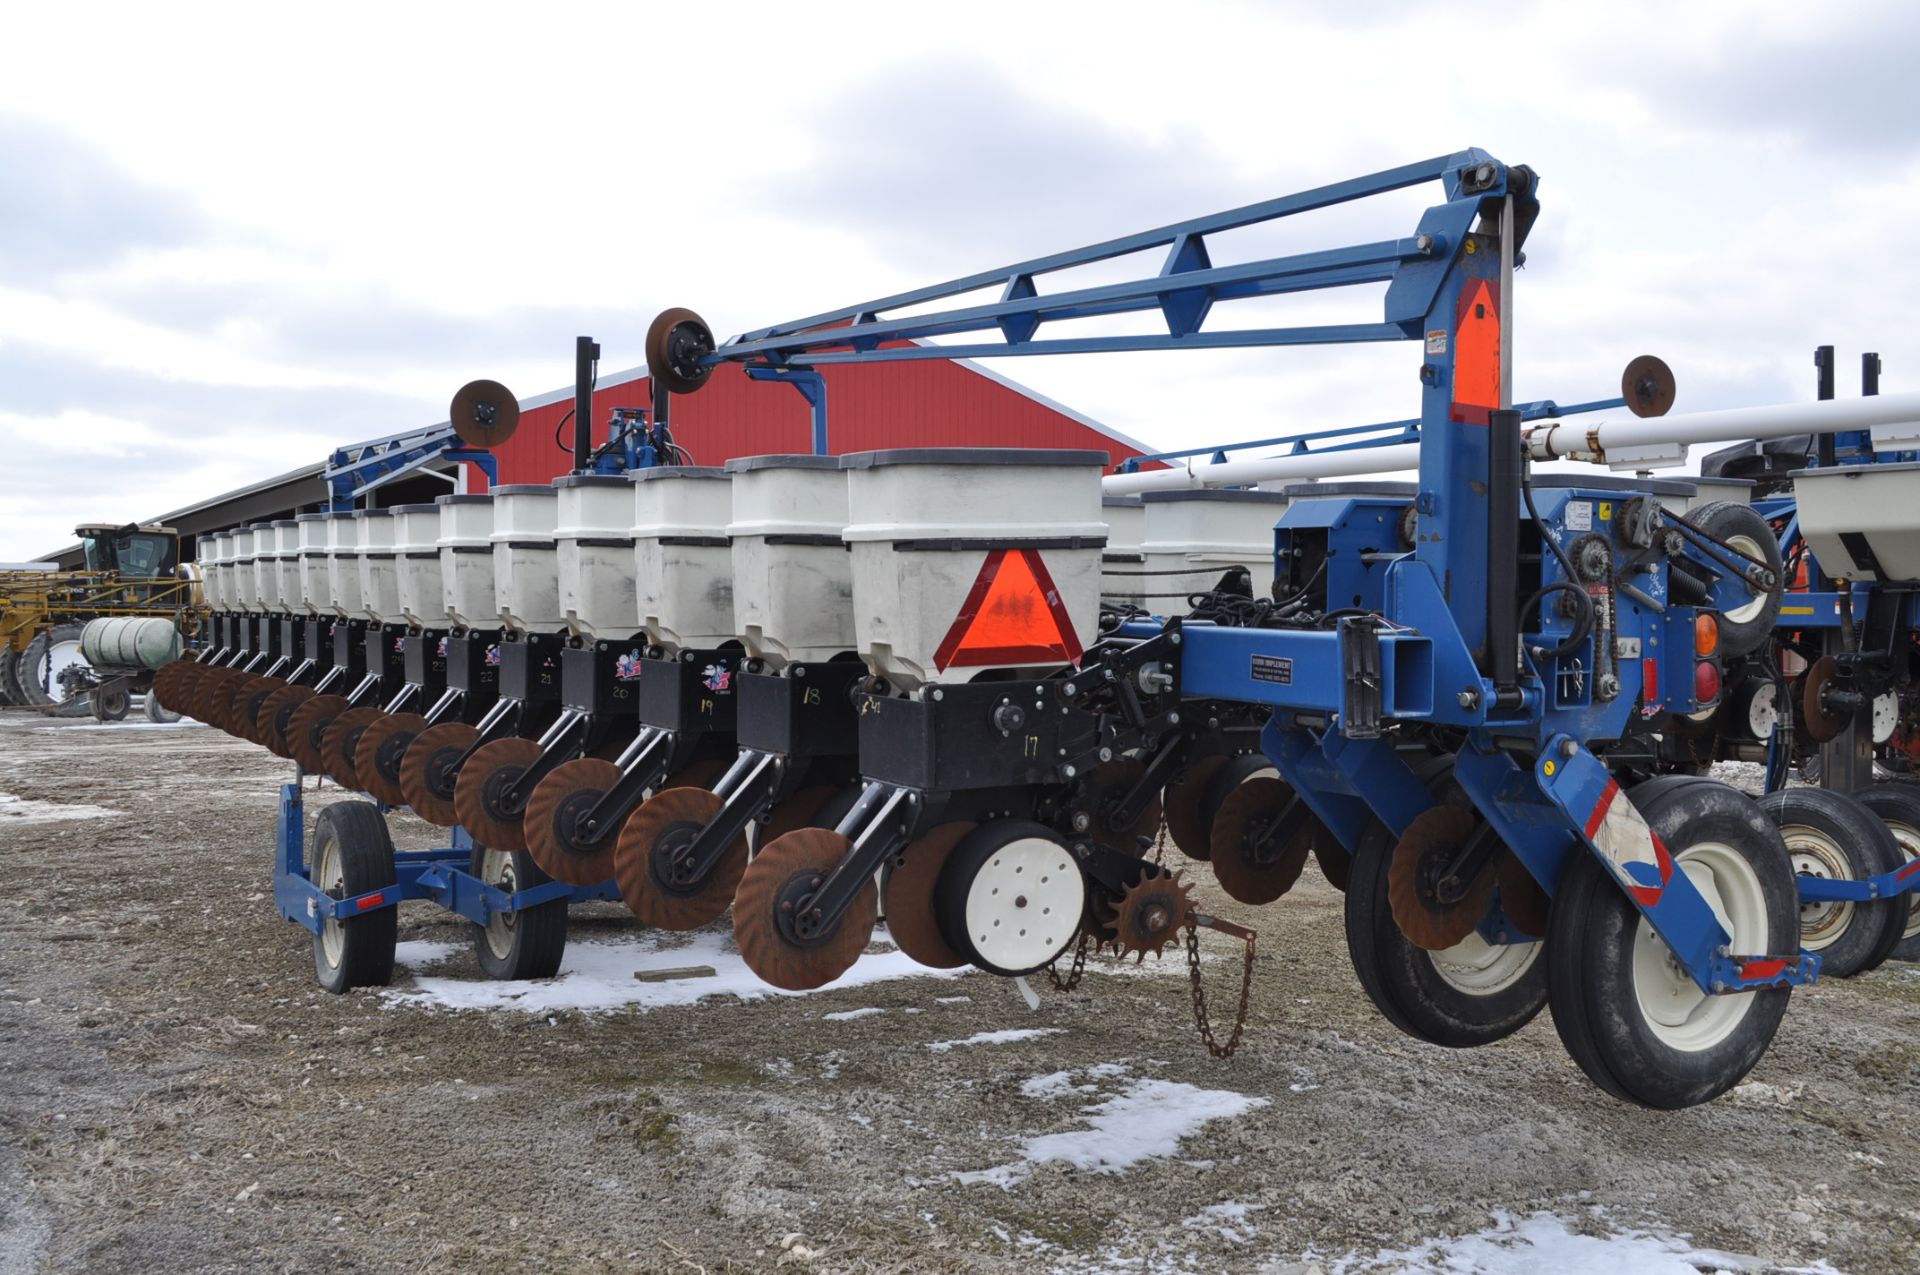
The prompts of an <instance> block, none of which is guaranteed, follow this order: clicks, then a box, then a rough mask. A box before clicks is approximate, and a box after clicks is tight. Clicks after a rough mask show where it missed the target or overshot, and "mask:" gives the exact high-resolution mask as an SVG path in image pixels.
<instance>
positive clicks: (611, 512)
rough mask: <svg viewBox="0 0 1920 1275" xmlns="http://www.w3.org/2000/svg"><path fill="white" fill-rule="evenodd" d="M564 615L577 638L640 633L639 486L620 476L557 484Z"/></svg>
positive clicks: (556, 536)
mask: <svg viewBox="0 0 1920 1275" xmlns="http://www.w3.org/2000/svg"><path fill="white" fill-rule="evenodd" d="M553 486H554V490H555V491H557V492H558V493H559V494H560V506H559V511H558V514H557V515H556V522H555V525H554V529H553V544H554V549H555V551H556V552H557V553H558V555H559V562H560V613H561V615H562V616H563V617H564V618H565V620H566V624H567V628H568V629H569V630H570V631H571V632H572V633H573V634H574V636H576V637H582V638H592V637H611V638H625V637H630V636H632V635H633V634H634V633H636V632H638V631H639V629H640V620H639V611H638V609H637V607H636V605H635V601H634V588H633V487H632V485H631V484H630V483H628V482H627V480H626V478H625V477H623V476H619V475H614V474H569V475H567V476H566V477H564V478H556V479H554V480H553Z"/></svg>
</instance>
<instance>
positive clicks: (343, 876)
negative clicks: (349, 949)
mask: <svg viewBox="0 0 1920 1275" xmlns="http://www.w3.org/2000/svg"><path fill="white" fill-rule="evenodd" d="M313 883H314V884H315V885H317V886H319V887H320V888H321V889H322V890H324V891H325V892H326V893H328V894H330V895H332V896H333V897H334V898H336V899H343V898H345V897H346V895H347V872H346V868H345V867H344V866H343V864H342V861H341V858H340V843H339V842H337V841H329V842H328V843H327V844H326V848H325V849H323V850H321V851H320V862H318V863H316V864H314V865H313ZM346 944H347V939H346V935H345V934H343V933H342V932H341V930H340V918H339V917H338V916H337V915H336V916H330V917H328V918H327V921H326V924H325V925H324V926H322V927H321V929H320V949H321V951H323V952H325V953H326V957H327V964H328V965H329V966H331V967H333V968H335V969H337V968H339V965H340V958H341V955H342V953H343V952H344V951H345V949H346Z"/></svg>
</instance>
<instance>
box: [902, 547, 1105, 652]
mask: <svg viewBox="0 0 1920 1275" xmlns="http://www.w3.org/2000/svg"><path fill="white" fill-rule="evenodd" d="M1080 655H1081V646H1080V640H1079V639H1078V638H1077V637H1075V636H1074V633H1073V620H1072V619H1071V618H1070V617H1069V616H1068V615H1067V608H1066V604H1065V603H1063V602H1062V601H1061V600H1060V590H1059V589H1057V588H1055V587H1054V584H1053V577H1052V576H1050V575H1048V574H1047V564H1046V563H1044V562H1042V561H1041V560H1040V553H1039V551H1038V550H1036V549H994V550H990V551H989V552H988V554H987V560H986V561H985V562H983V563H981V564H980V574H979V575H978V576H977V577H975V579H974V582H973V588H972V589H970V590H968V592H967V600H966V601H965V602H963V603H962V604H961V605H960V614H959V615H958V616H956V617H955V618H954V621H953V627H952V628H950V629H948V630H947V636H946V637H944V638H942V639H941V640H940V647H939V649H938V650H936V651H935V652H934V653H933V666H934V667H935V668H937V669H940V670H942V671H944V670H946V669H948V668H953V667H956V666H961V667H976V666H979V665H988V664H1071V663H1074V662H1076V661H1078V660H1079V658H1080Z"/></svg>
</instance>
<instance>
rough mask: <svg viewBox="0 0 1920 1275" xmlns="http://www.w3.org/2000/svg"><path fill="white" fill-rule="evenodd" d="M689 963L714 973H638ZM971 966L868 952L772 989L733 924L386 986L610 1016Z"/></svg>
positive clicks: (491, 1005)
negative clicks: (549, 969)
mask: <svg viewBox="0 0 1920 1275" xmlns="http://www.w3.org/2000/svg"><path fill="white" fill-rule="evenodd" d="M676 937H677V936H676ZM690 965H692V966H698V965H705V966H710V967H712V969H713V971H714V973H713V976H712V977H710V978H677V979H671V980H668V981H664V982H644V981H642V980H640V979H637V978H635V977H634V975H636V974H640V973H645V972H647V971H649V970H668V969H677V968H680V967H684V966H690ZM968 972H969V971H967V970H966V969H964V968H962V969H957V970H936V969H929V968H927V967H926V966H924V965H921V964H919V963H918V962H916V961H914V960H913V959H912V958H911V957H909V956H907V955H906V954H905V953H902V952H900V951H898V950H895V951H889V952H881V953H868V954H867V955H865V956H863V957H861V958H860V959H859V960H858V961H856V962H855V963H854V965H853V968H852V969H850V970H848V971H847V972H846V973H845V974H842V975H841V976H840V977H839V978H837V979H835V980H834V981H833V982H831V983H828V984H827V985H826V986H824V987H820V988H816V989H815V990H814V991H812V992H788V991H782V990H781V989H780V988H777V987H769V986H768V985H767V984H765V983H763V982H761V981H760V979H759V978H758V977H757V976H756V975H755V974H754V972H753V971H752V970H750V969H748V968H747V964H746V962H745V961H743V960H741V959H740V953H739V951H738V949H736V948H735V947H734V945H733V937H732V933H731V931H730V930H729V931H728V932H727V933H725V934H722V933H721V932H719V931H717V930H714V931H703V932H697V933H695V934H694V935H693V937H692V939H691V940H690V941H687V942H672V941H670V940H668V939H667V938H664V937H663V936H661V935H659V934H653V933H647V934H637V935H634V936H633V937H631V938H627V939H620V940H615V941H612V942H594V943H579V942H574V943H569V944H567V952H566V956H565V958H564V959H562V961H561V962H560V973H559V974H558V975H556V976H555V977H553V978H550V979H537V980H532V981H527V982H500V981H495V980H492V979H473V978H415V979H414V982H413V986H412V987H410V988H397V989H394V990H390V991H386V992H383V993H381V996H382V999H384V1000H385V1001H386V1002H387V1004H388V1006H389V1007H393V1008H409V1009H453V1010H460V1009H478V1010H517V1011H520V1012H522V1013H528V1014H547V1013H553V1012H555V1011H558V1010H576V1011H578V1012H580V1013H586V1014H606V1013H612V1012H613V1011H615V1010H622V1009H635V1010H639V1011H641V1012H643V1013H644V1012H645V1011H647V1010H653V1009H663V1008H666V1007H669V1006H675V1005H692V1004H696V1003H698V1002H700V1001H703V1000H706V999H707V998H708V997H710V996H734V997H738V998H739V999H740V1000H743V1001H756V1000H766V999H769V998H772V997H790V996H812V995H815V994H817V993H819V992H834V991H842V990H844V989H846V988H850V987H865V986H868V985H869V984H873V983H885V982H891V981H893V980H895V979H902V978H942V979H950V978H957V977H960V976H962V975H964V974H966V973H968Z"/></svg>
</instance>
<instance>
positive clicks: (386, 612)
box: [353, 509, 400, 624]
mask: <svg viewBox="0 0 1920 1275" xmlns="http://www.w3.org/2000/svg"><path fill="white" fill-rule="evenodd" d="M353 518H354V521H355V522H356V523H357V524H358V525H359V527H360V612H361V614H362V615H365V616H366V617H367V618H368V619H369V620H372V621H373V622H374V623H375V624H398V623H399V622H400V569H399V566H398V562H399V559H397V558H395V557H394V549H393V511H392V510H391V509H362V510H359V511H358V512H356V513H355V514H354V515H353Z"/></svg>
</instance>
